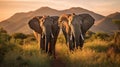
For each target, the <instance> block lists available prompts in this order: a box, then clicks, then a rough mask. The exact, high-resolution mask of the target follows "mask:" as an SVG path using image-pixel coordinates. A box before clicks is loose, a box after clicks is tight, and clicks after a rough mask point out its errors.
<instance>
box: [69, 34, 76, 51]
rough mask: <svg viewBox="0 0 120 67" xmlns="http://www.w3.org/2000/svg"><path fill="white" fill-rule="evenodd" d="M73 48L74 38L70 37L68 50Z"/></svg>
mask: <svg viewBox="0 0 120 67" xmlns="http://www.w3.org/2000/svg"><path fill="white" fill-rule="evenodd" d="M74 48H75V44H74V37H73V35H71V36H70V40H69V49H70V50H74Z"/></svg>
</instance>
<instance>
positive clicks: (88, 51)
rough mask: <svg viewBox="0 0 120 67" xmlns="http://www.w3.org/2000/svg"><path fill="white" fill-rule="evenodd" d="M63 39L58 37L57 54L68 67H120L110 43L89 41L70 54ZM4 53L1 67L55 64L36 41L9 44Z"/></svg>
mask: <svg viewBox="0 0 120 67" xmlns="http://www.w3.org/2000/svg"><path fill="white" fill-rule="evenodd" d="M62 38H63V35H60V36H59V37H58V40H57V44H56V53H57V54H58V57H59V58H60V59H61V60H62V61H63V62H64V63H65V65H66V67H119V66H120V53H115V52H114V51H113V50H112V49H110V50H108V49H109V46H110V43H111V42H109V41H105V40H101V39H94V40H92V41H91V40H87V41H85V43H84V47H83V49H82V50H80V49H76V50H74V51H72V52H70V51H69V49H68V47H67V46H66V44H65V39H62ZM1 47H2V46H0V49H1ZM6 49H7V50H6ZM8 49H9V50H8ZM2 51H3V52H5V54H4V57H2V58H3V59H2V62H1V63H0V67H52V65H51V62H54V60H53V57H52V56H48V54H46V53H41V52H40V49H39V45H38V44H37V43H36V42H35V41H33V42H30V43H26V44H23V45H17V44H8V45H6V46H4V47H2ZM0 55H1V54H0ZM2 56H3V55H2Z"/></svg>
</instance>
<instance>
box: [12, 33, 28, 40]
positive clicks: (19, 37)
mask: <svg viewBox="0 0 120 67" xmlns="http://www.w3.org/2000/svg"><path fill="white" fill-rule="evenodd" d="M12 37H14V38H15V39H25V38H27V36H26V35H25V34H23V33H15V34H13V35H12Z"/></svg>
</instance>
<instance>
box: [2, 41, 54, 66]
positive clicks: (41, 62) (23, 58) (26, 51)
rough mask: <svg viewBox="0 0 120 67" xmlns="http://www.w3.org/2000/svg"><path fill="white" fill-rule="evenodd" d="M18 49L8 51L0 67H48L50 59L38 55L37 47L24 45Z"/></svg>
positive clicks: (46, 56)
mask: <svg viewBox="0 0 120 67" xmlns="http://www.w3.org/2000/svg"><path fill="white" fill-rule="evenodd" d="M18 47H19V48H17V49H14V50H12V51H9V52H8V53H7V54H5V58H4V61H3V62H2V63H1V65H0V66H1V67H49V66H50V64H51V61H52V59H51V57H49V56H48V55H47V54H43V53H40V50H39V45H38V44H37V43H36V44H26V45H23V46H21V45H19V46H18Z"/></svg>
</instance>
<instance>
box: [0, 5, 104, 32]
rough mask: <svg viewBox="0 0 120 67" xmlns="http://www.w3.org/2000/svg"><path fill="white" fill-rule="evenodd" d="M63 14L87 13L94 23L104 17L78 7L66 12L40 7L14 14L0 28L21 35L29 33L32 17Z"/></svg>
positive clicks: (0, 24) (1, 23)
mask: <svg viewBox="0 0 120 67" xmlns="http://www.w3.org/2000/svg"><path fill="white" fill-rule="evenodd" d="M63 13H76V14H81V13H88V14H90V15H91V16H93V17H94V18H95V20H96V21H98V20H100V19H102V18H104V16H102V15H100V14H97V13H94V12H92V11H89V10H87V9H83V8H80V7H72V8H70V9H66V10H56V9H52V8H49V7H41V8H39V9H37V10H35V11H30V12H26V13H24V12H21V13H16V14H14V15H13V16H11V17H10V18H8V19H6V20H4V21H2V22H0V27H3V28H4V29H6V30H7V31H8V33H10V34H11V33H15V32H22V33H26V34H28V33H31V32H32V31H31V29H30V28H29V27H28V21H29V20H30V19H31V18H32V17H34V16H41V15H51V16H52V15H58V16H59V15H60V14H63Z"/></svg>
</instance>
